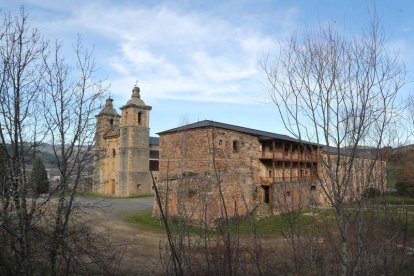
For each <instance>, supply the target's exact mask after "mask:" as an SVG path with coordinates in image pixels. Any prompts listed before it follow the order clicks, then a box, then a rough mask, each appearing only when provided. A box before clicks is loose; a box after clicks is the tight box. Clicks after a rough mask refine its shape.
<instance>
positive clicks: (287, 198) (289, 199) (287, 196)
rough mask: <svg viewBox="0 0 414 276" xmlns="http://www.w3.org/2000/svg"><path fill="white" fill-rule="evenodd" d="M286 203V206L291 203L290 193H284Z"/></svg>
mask: <svg viewBox="0 0 414 276" xmlns="http://www.w3.org/2000/svg"><path fill="white" fill-rule="evenodd" d="M286 203H287V204H290V203H292V196H291V192H290V191H288V192H286Z"/></svg>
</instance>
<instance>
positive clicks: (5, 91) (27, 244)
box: [0, 10, 47, 274]
mask: <svg viewBox="0 0 414 276" xmlns="http://www.w3.org/2000/svg"><path fill="white" fill-rule="evenodd" d="M46 48H47V43H46V42H45V41H44V40H43V39H42V37H41V35H40V33H39V32H38V31H37V30H36V29H32V28H30V26H29V25H28V22H27V16H26V14H25V13H24V11H23V10H21V13H20V16H16V17H13V16H12V15H10V14H4V17H3V22H2V24H1V26H0V139H1V145H0V146H1V151H2V153H3V154H4V157H5V158H4V168H5V170H6V172H5V176H6V178H5V181H4V182H3V183H2V186H3V187H2V194H1V204H0V207H1V210H2V212H1V218H0V222H1V223H0V225H1V230H2V231H1V234H2V237H1V243H2V248H5V250H7V251H8V250H10V251H11V252H10V251H9V252H10V253H11V256H12V258H11V260H10V262H12V263H14V264H15V270H14V271H10V272H11V273H20V274H31V273H32V271H33V267H32V261H33V260H32V258H33V256H32V250H33V248H32V246H31V245H32V241H31V236H30V228H31V225H32V223H33V221H32V219H33V216H34V212H35V210H36V208H35V206H36V203H35V200H32V201H28V198H29V196H30V195H31V192H32V189H31V186H30V182H29V180H28V178H27V177H26V175H27V174H26V161H27V160H26V159H27V157H26V156H27V153H28V152H29V151H30V150H32V147H33V146H34V145H35V144H36V139H37V138H38V137H37V134H38V133H39V132H38V128H37V126H38V125H39V124H38V121H37V120H36V118H37V117H38V115H39V113H38V110H39V107H40V101H39V95H40V91H41V80H42V78H43V73H44V70H43V69H44V67H43V64H42V59H43V56H44V54H45V52H46Z"/></svg>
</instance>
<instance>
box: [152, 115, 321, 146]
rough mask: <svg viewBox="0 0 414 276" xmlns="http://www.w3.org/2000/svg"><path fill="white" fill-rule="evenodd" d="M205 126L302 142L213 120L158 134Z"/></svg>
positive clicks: (265, 137)
mask: <svg viewBox="0 0 414 276" xmlns="http://www.w3.org/2000/svg"><path fill="white" fill-rule="evenodd" d="M205 127H216V128H222V129H227V130H233V131H237V132H242V133H246V134H250V135H252V136H256V137H258V138H259V140H261V141H263V140H273V139H277V140H283V141H289V142H296V143H298V142H300V141H299V140H298V139H295V138H293V137H290V136H287V135H283V134H277V133H272V132H267V131H262V130H257V129H252V128H247V127H241V126H236V125H230V124H225V123H220V122H215V121H211V120H204V121H199V122H197V123H193V124H188V125H185V126H181V127H177V128H172V129H169V130H165V131H162V132H159V133H157V134H158V135H163V134H166V133H173V132H178V131H184V130H189V129H197V128H205ZM306 143H307V144H312V145H316V144H314V143H310V142H306Z"/></svg>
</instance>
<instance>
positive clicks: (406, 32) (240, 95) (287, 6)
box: [0, 0, 414, 134]
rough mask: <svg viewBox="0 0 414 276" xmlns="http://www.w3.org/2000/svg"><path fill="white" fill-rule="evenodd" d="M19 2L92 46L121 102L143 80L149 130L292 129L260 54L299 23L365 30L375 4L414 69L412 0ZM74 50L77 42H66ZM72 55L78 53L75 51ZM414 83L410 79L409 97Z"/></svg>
mask: <svg viewBox="0 0 414 276" xmlns="http://www.w3.org/2000/svg"><path fill="white" fill-rule="evenodd" d="M0 3H1V7H2V8H3V10H5V11H12V12H17V11H18V9H19V7H20V6H21V5H24V6H25V9H26V11H27V12H28V13H29V17H30V22H31V23H32V25H33V26H36V27H38V28H39V29H40V30H41V31H42V32H43V34H44V35H45V37H46V38H48V39H51V40H56V39H57V40H62V41H63V43H64V44H65V45H66V47H67V48H68V49H69V47H70V46H71V45H72V44H73V42H74V41H75V40H76V34H77V33H79V34H81V35H82V37H83V40H84V46H86V47H88V48H94V53H95V58H96V61H97V65H98V67H99V69H100V74H101V76H103V77H106V78H107V81H108V82H109V83H110V84H111V88H110V94H111V96H112V97H113V98H114V100H115V101H114V105H115V107H117V108H119V107H121V106H122V105H123V104H124V103H125V102H126V101H127V100H128V99H129V98H130V96H131V90H132V88H133V86H134V84H135V82H136V81H138V85H139V86H140V88H141V97H142V98H143V100H144V101H145V102H146V103H147V104H148V105H151V106H152V107H153V110H152V112H151V134H155V133H157V132H159V131H163V130H166V129H169V128H174V127H177V126H179V125H181V124H182V123H183V122H184V121H185V122H195V121H198V120H204V119H209V120H215V121H220V122H224V123H230V124H235V125H241V126H245V127H251V128H256V129H261V130H266V131H271V132H277V133H286V131H285V130H284V128H283V125H282V122H281V120H279V119H278V114H277V111H276V108H275V106H274V105H272V104H271V103H270V100H269V97H268V94H267V88H266V79H265V75H264V73H263V71H262V69H261V67H260V60H262V59H263V57H264V56H265V55H267V54H268V53H271V54H274V53H277V49H278V46H279V43H280V42H281V41H283V40H285V39H286V38H287V37H288V36H289V35H290V34H291V33H292V32H298V33H300V32H301V31H304V30H306V29H307V28H312V27H316V26H318V25H319V24H324V23H326V22H335V24H336V25H337V26H338V28H339V29H341V30H344V31H347V32H348V31H352V32H355V33H358V32H359V31H360V30H361V29H362V28H364V26H366V23H367V19H368V11H369V10H370V9H371V10H372V9H373V7H374V5H375V8H376V10H377V13H378V14H379V16H380V18H381V23H382V25H383V27H384V30H385V34H386V35H387V38H388V45H389V47H390V48H391V49H393V50H394V51H398V52H399V55H400V57H401V59H402V60H404V62H405V63H406V66H407V71H408V72H407V73H408V77H409V78H410V79H413V75H414V74H413V72H414V54H413V53H414V16H412V14H413V12H414V1H410V0H407V1H398V0H394V1H306V0H303V1H270V0H269V1H266V0H264V1H247V0H246V1H243V0H238V1H223V0H222V1H189V0H187V1H133V0H117V1H115V0H113V1H109V0H24V1H23V0H20V1H18V0H15V1H13V0H0ZM68 53H69V51H68ZM67 58H68V59H70V56H67ZM412 90H413V85H412V84H410V85H408V86H407V87H406V88H405V89H404V91H402V95H401V96H402V98H404V95H407V94H408V93H409V92H411V91H412Z"/></svg>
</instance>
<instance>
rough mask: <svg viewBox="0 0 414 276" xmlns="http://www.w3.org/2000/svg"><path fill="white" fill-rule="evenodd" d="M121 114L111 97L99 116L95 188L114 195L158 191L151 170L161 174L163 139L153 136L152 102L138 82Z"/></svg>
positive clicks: (94, 189) (156, 175) (98, 191)
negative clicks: (159, 154) (159, 159)
mask: <svg viewBox="0 0 414 276" xmlns="http://www.w3.org/2000/svg"><path fill="white" fill-rule="evenodd" d="M120 109H121V115H119V114H118V112H117V111H116V110H115V108H114V107H113V100H112V99H111V98H109V99H107V100H106V103H105V106H104V108H103V109H102V110H101V112H100V113H99V114H98V115H97V116H96V118H97V125H96V136H95V164H94V187H93V191H94V192H95V193H98V194H104V195H113V196H136V195H152V194H154V189H153V181H152V176H151V173H152V174H153V175H154V178H155V179H156V178H157V177H158V144H159V139H158V138H156V137H150V136H149V131H150V127H149V123H150V111H151V109H152V108H151V106H148V105H146V104H145V102H144V101H143V100H142V99H141V95H140V89H139V87H137V86H135V87H134V88H133V90H132V96H131V99H129V100H128V102H127V103H126V104H125V105H124V106H122V107H121V108H120Z"/></svg>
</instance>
